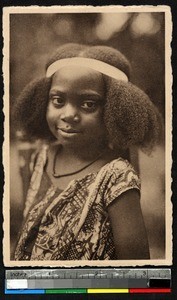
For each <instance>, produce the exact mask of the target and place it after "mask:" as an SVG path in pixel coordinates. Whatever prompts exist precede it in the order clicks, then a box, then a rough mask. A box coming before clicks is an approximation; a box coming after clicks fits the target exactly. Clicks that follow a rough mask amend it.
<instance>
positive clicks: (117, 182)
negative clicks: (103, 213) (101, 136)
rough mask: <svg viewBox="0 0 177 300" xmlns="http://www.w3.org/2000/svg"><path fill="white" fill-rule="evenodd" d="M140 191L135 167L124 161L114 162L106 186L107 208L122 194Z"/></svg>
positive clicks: (110, 167)
mask: <svg viewBox="0 0 177 300" xmlns="http://www.w3.org/2000/svg"><path fill="white" fill-rule="evenodd" d="M130 189H137V190H140V179H139V176H138V175H137V173H136V172H135V170H134V168H133V166H132V165H131V164H130V163H129V162H128V161H127V160H123V159H117V160H114V161H113V162H112V163H111V164H110V166H109V169H108V172H107V180H106V185H105V193H104V203H105V205H106V207H107V206H108V205H109V204H110V203H111V202H112V201H114V200H115V199H116V198H118V197H119V196H120V195H121V194H122V193H124V192H126V191H128V190H130Z"/></svg>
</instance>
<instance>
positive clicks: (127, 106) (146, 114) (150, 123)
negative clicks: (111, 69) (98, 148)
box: [104, 79, 159, 148]
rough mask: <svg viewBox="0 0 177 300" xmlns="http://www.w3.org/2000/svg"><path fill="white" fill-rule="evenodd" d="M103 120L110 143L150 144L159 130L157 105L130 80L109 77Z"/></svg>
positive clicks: (127, 145)
mask: <svg viewBox="0 0 177 300" xmlns="http://www.w3.org/2000/svg"><path fill="white" fill-rule="evenodd" d="M104 120H105V124H106V127H107V130H108V134H109V137H110V140H111V142H112V143H113V145H116V146H117V147H119V148H129V147H130V146H132V145H139V146H141V147H147V145H150V144H154V143H155V141H156V140H157V136H158V132H159V122H158V113H157V109H156V108H155V106H154V105H153V103H152V102H151V101H150V99H149V97H148V96H147V95H146V94H145V93H144V92H143V91H142V90H140V89H139V88H137V87H136V86H134V85H133V84H131V83H124V82H122V81H116V80H114V79H109V82H108V84H107V93H106V105H105V112H104Z"/></svg>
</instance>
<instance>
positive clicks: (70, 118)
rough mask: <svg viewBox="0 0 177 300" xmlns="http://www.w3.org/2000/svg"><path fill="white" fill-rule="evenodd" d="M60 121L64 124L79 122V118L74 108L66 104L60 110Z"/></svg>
mask: <svg viewBox="0 0 177 300" xmlns="http://www.w3.org/2000/svg"><path fill="white" fill-rule="evenodd" d="M61 120H62V121H64V122H69V123H71V122H76V123H77V122H79V120H80V116H79V112H78V109H77V107H76V106H74V105H72V104H70V103H67V104H66V105H65V106H64V107H63V110H62V113H61Z"/></svg>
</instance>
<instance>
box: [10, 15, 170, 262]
mask: <svg viewBox="0 0 177 300" xmlns="http://www.w3.org/2000/svg"><path fill="white" fill-rule="evenodd" d="M164 22H165V20H164V13H159V12H158V13H148V12H147V13H144V12H143V13H117V12H116V13H68V14H66V13H62V14H53V13H50V14H46V13H41V14H40V13H36V14H34V13H33V14H11V15H10V108H11V107H12V106H13V103H14V102H15V101H16V99H17V97H18V96H19V94H20V92H21V91H22V89H23V88H24V86H25V85H26V84H27V83H29V82H30V81H31V80H33V79H34V78H36V77H42V76H44V75H45V63H46V60H47V58H48V56H50V55H51V53H52V52H53V51H54V50H55V49H56V47H58V46H60V45H62V44H65V43H68V42H76V43H82V44H90V45H107V46H112V47H114V48H116V49H118V50H120V51H121V52H122V53H123V54H124V55H125V56H126V57H127V58H128V59H129V61H130V63H131V66H132V76H131V81H132V83H134V84H136V85H137V86H138V87H140V88H142V89H143V90H144V91H145V92H146V93H147V94H148V95H149V97H150V98H151V100H152V101H153V102H154V103H155V105H156V106H157V107H158V109H159V110H160V112H161V114H162V116H163V117H164V116H165V29H164V28H165V24H164ZM28 148H30V142H27V143H24V142H21V141H20V139H19V138H18V134H17V132H16V130H15V128H14V126H13V123H12V122H11V149H10V151H11V153H10V166H11V173H10V174H11V179H10V180H11V181H10V182H11V185H10V190H11V191H10V192H11V212H10V213H11V224H10V225H11V252H12V253H13V249H14V245H15V243H16V239H17V235H18V232H19V228H20V226H21V222H22V211H23V206H24V197H25V196H24V194H25V191H26V186H27V184H28V182H27V181H26V182H25V181H24V180H23V181H22V178H24V177H25V176H24V175H25V173H24V172H26V166H27V159H28V158H29V155H28V156H25V158H24V156H23V155H20V153H21V154H24V152H25V151H26V149H28ZM20 151H21V152H20ZM26 158H27V159H26ZM138 162H139V170H140V176H141V180H142V194H141V205H142V210H143V214H144V218H145V223H146V227H147V232H148V237H149V244H150V251H151V257H152V258H154V259H155V258H164V255H165V179H164V178H165V153H164V143H163V142H162V143H161V144H159V146H158V147H157V149H156V150H155V151H154V152H153V153H152V154H151V156H147V155H145V154H144V153H142V152H140V151H139V153H138Z"/></svg>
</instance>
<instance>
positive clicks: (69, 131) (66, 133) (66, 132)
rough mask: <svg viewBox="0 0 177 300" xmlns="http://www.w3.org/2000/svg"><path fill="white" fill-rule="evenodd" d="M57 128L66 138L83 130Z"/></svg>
mask: <svg viewBox="0 0 177 300" xmlns="http://www.w3.org/2000/svg"><path fill="white" fill-rule="evenodd" d="M57 130H58V131H59V133H60V135H61V136H62V137H64V138H69V137H74V136H77V135H78V134H80V133H81V131H78V130H76V129H73V128H67V129H66V128H60V127H57Z"/></svg>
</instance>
